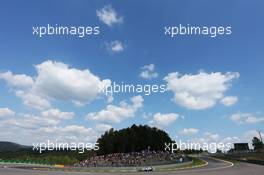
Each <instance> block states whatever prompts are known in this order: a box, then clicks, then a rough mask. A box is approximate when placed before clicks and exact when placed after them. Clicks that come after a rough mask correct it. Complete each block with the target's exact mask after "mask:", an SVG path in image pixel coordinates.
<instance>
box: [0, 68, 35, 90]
mask: <svg viewBox="0 0 264 175" xmlns="http://www.w3.org/2000/svg"><path fill="white" fill-rule="evenodd" d="M0 79H3V80H5V81H6V82H7V84H8V85H9V86H11V87H18V88H27V87H31V86H32V85H33V83H34V81H33V79H32V78H31V77H30V76H27V75H25V74H18V75H14V74H13V73H12V72H10V71H7V72H2V73H1V72H0Z"/></svg>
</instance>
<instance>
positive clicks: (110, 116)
mask: <svg viewBox="0 0 264 175" xmlns="http://www.w3.org/2000/svg"><path fill="white" fill-rule="evenodd" d="M143 101H144V100H143V98H142V96H134V97H132V98H131V104H128V103H126V102H125V101H123V102H121V103H120V104H119V106H115V105H107V107H106V109H103V110H101V111H99V112H94V113H88V114H87V116H86V118H87V119H89V120H93V121H101V122H106V123H120V122H121V121H122V120H123V119H126V118H131V117H134V115H135V113H136V112H137V111H138V109H139V108H141V107H142V106H143Z"/></svg>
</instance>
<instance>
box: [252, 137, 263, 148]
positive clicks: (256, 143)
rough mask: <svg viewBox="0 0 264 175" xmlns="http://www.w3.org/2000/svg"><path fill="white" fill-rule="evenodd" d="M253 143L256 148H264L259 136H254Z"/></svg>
mask: <svg viewBox="0 0 264 175" xmlns="http://www.w3.org/2000/svg"><path fill="white" fill-rule="evenodd" d="M252 145H253V147H254V150H260V149H263V143H262V142H261V141H260V139H259V138H257V137H254V138H253V139H252Z"/></svg>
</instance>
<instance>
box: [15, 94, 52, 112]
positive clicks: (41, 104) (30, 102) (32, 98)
mask: <svg viewBox="0 0 264 175" xmlns="http://www.w3.org/2000/svg"><path fill="white" fill-rule="evenodd" d="M16 95H17V96H18V97H20V98H21V99H22V101H23V103H24V105H26V106H29V107H32V108H35V109H39V110H44V109H47V108H50V107H51V104H50V102H49V100H47V99H45V98H43V97H42V96H41V95H39V94H38V93H35V92H32V91H31V90H28V91H23V90H17V91H16Z"/></svg>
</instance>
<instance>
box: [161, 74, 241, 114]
mask: <svg viewBox="0 0 264 175" xmlns="http://www.w3.org/2000/svg"><path fill="white" fill-rule="evenodd" d="M238 77H239V73H237V72H228V73H226V74H223V73H220V72H212V73H206V72H199V73H198V74H185V75H180V73H178V72H174V73H170V74H168V75H167V76H166V77H165V78H164V80H165V81H166V82H167V87H168V90H171V91H172V92H173V93H174V98H173V101H174V102H175V103H177V104H179V105H181V106H183V107H186V108H188V109H194V110H201V109H207V108H210V107H213V106H214V105H215V104H216V103H217V102H218V101H219V100H221V99H223V98H224V93H225V92H226V91H227V90H228V89H229V87H230V86H231V82H232V81H233V80H234V79H236V78H238Z"/></svg>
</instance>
